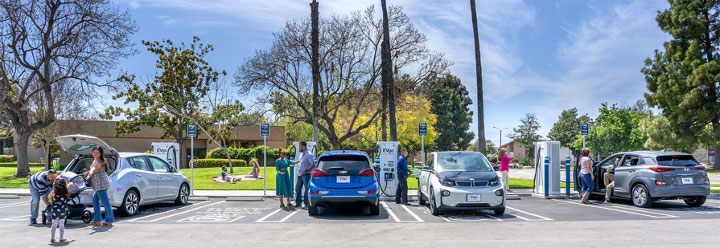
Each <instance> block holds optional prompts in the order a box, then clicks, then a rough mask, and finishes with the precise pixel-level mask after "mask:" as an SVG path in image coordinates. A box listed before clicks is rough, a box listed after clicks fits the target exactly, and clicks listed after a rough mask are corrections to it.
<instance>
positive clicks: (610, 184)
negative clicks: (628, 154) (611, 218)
mask: <svg viewBox="0 0 720 248" xmlns="http://www.w3.org/2000/svg"><path fill="white" fill-rule="evenodd" d="M618 165H620V157H617V158H616V159H615V164H614V165H612V166H610V167H608V168H607V171H605V173H604V174H603V178H604V180H603V181H605V203H610V195H611V194H612V192H613V190H614V189H615V168H617V167H618Z"/></svg>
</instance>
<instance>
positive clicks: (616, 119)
mask: <svg viewBox="0 0 720 248" xmlns="http://www.w3.org/2000/svg"><path fill="white" fill-rule="evenodd" d="M599 112H600V114H599V115H598V116H597V118H595V121H594V123H593V125H591V126H590V130H589V134H588V136H587V142H586V143H587V147H588V148H590V150H591V151H592V152H593V153H595V154H600V155H601V156H605V155H608V154H610V153H615V152H625V151H634V150H641V149H642V148H643V144H644V143H645V140H646V139H647V137H645V136H644V135H643V134H642V132H641V131H640V129H639V127H638V123H639V122H640V119H642V118H644V117H645V116H646V115H647V114H646V113H642V112H638V110H637V109H636V108H631V107H622V108H621V107H618V106H617V104H613V105H612V106H608V104H607V103H603V104H602V105H601V106H600V109H599ZM573 146H574V149H575V150H580V149H582V137H578V138H577V139H576V140H575V143H573Z"/></svg>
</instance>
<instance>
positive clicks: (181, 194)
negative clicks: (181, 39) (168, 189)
mask: <svg viewBox="0 0 720 248" xmlns="http://www.w3.org/2000/svg"><path fill="white" fill-rule="evenodd" d="M189 196H190V187H188V185H187V184H184V183H183V184H181V185H180V190H178V196H177V198H175V204H177V205H185V204H187V202H188V197H189Z"/></svg>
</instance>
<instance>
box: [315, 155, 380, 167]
mask: <svg viewBox="0 0 720 248" xmlns="http://www.w3.org/2000/svg"><path fill="white" fill-rule="evenodd" d="M368 168H370V163H369V162H368V159H367V158H366V157H364V156H353V155H337V156H327V157H322V158H320V162H318V169H321V170H324V171H330V170H346V171H361V170H364V169H368Z"/></svg>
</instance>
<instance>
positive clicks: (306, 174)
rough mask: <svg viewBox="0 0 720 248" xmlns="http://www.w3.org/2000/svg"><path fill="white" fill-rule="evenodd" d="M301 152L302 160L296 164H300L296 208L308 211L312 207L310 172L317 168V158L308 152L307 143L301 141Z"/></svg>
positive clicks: (296, 189) (296, 187)
mask: <svg viewBox="0 0 720 248" xmlns="http://www.w3.org/2000/svg"><path fill="white" fill-rule="evenodd" d="M300 152H301V153H302V155H301V157H300V160H298V161H295V164H300V168H299V173H298V174H299V175H298V176H297V183H296V184H295V206H296V207H300V206H301V205H302V204H301V203H303V202H304V203H305V205H303V206H302V209H307V208H308V205H310V199H308V194H309V191H310V186H309V185H308V183H310V172H311V171H312V170H313V169H314V168H315V158H314V157H313V155H312V154H311V153H310V152H308V150H307V142H305V141H300Z"/></svg>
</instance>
